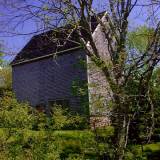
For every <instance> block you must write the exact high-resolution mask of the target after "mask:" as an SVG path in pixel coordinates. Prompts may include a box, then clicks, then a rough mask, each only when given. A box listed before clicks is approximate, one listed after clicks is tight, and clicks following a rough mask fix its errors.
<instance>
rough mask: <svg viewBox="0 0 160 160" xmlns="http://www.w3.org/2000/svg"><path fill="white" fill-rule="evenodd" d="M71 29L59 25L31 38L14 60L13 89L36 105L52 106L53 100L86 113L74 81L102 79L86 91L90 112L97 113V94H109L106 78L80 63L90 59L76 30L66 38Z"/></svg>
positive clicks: (82, 81)
mask: <svg viewBox="0 0 160 160" xmlns="http://www.w3.org/2000/svg"><path fill="white" fill-rule="evenodd" d="M96 26H97V23H93V30H94V29H95V28H96V29H95V37H98V38H101V37H99V36H100V35H101V33H100V29H99V28H98V26H97V27H96ZM67 30H68V27H66V28H65V27H63V28H58V30H52V31H48V32H45V33H42V34H39V35H35V36H34V37H33V38H31V40H30V41H29V42H28V44H27V45H26V46H25V47H24V48H23V49H22V50H21V51H20V53H18V54H17V56H16V57H15V59H14V60H13V61H12V63H11V65H12V74H13V90H14V92H15V95H16V97H17V99H18V100H19V101H28V102H29V103H30V104H31V105H32V106H39V105H44V106H46V109H47V110H48V109H49V107H50V106H51V104H53V103H57V104H61V105H64V106H65V105H66V106H69V107H70V109H71V110H72V111H76V112H80V113H83V112H84V107H82V103H81V101H82V98H81V96H80V95H78V94H74V93H73V85H74V84H75V82H80V83H82V85H84V84H85V83H98V85H97V86H98V87H97V88H91V87H88V89H87V94H85V101H86V102H90V105H88V106H90V107H91V106H93V107H92V109H90V112H92V113H93V112H94V113H95V112H97V111H99V110H97V109H95V108H94V105H93V104H96V100H94V99H93V97H94V98H95V97H96V96H95V95H98V96H97V97H102V96H100V94H102V95H104V94H105V97H106V85H105V84H106V82H105V78H104V76H103V74H102V73H101V72H100V71H99V70H97V69H95V68H94V69H89V68H88V67H81V65H79V64H81V63H82V62H83V64H88V63H90V60H89V58H88V57H87V56H86V54H85V51H84V50H83V49H82V47H80V43H78V37H77V35H76V33H75V32H74V33H73V34H72V35H71V38H70V39H68V40H67V41H66V40H65V39H66V33H67ZM57 44H58V45H57ZM97 45H103V44H98V43H97ZM103 46H104V45H103ZM103 46H100V48H104V47H103ZM104 49H105V48H104ZM85 66H86V65H85ZM87 66H88V65H87ZM104 82H105V83H104ZM102 84H104V85H102ZM107 94H108V93H107ZM91 103H92V105H91ZM85 104H86V103H85ZM88 104H89V103H88ZM95 107H96V106H95Z"/></svg>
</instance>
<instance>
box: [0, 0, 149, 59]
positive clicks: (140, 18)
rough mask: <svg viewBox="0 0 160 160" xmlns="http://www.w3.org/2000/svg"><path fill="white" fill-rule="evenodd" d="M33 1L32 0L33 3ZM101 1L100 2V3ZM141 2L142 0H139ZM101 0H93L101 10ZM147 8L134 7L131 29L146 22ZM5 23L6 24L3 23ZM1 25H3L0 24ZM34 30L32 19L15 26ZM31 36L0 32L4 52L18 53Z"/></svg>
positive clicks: (21, 31)
mask: <svg viewBox="0 0 160 160" xmlns="http://www.w3.org/2000/svg"><path fill="white" fill-rule="evenodd" d="M34 2H35V1H33V3H34ZM100 2H101V3H100ZM141 2H142V0H141ZM102 4H103V0H101V1H98V0H95V4H94V6H96V7H97V8H99V7H101V8H102V10H103V8H104V7H103V5H102ZM0 9H1V12H5V13H6V12H7V13H9V12H8V11H6V9H5V8H0ZM1 12H0V13H1ZM147 12H148V10H147V9H144V8H142V7H136V8H135V9H134V10H133V12H132V15H131V16H130V28H131V29H133V28H135V27H136V26H137V25H143V24H144V23H146V21H145V20H146V19H145V17H146V15H147ZM3 18H4V17H3V14H2V15H0V21H1V20H2V19H3ZM5 25H6V24H5ZM1 26H3V25H1ZM3 27H7V28H9V25H8V26H7V25H6V26H3ZM34 30H36V23H34V21H31V20H30V21H26V22H25V23H24V24H23V26H18V27H17V31H18V32H19V33H30V32H32V31H34ZM31 37H32V35H30V34H29V35H25V36H24V35H15V36H13V35H12V36H11V35H10V36H8V35H5V36H4V34H1V33H0V41H2V43H3V44H4V47H5V48H6V52H9V53H10V52H11V53H18V52H19V51H20V50H21V49H22V48H23V47H24V46H25V44H26V43H27V42H28V41H29V40H30V38H31ZM10 58H11V57H7V59H10Z"/></svg>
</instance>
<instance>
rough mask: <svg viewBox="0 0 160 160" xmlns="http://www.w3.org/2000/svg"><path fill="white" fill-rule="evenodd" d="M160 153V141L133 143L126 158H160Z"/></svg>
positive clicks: (153, 159)
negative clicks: (144, 143) (142, 143)
mask: <svg viewBox="0 0 160 160" xmlns="http://www.w3.org/2000/svg"><path fill="white" fill-rule="evenodd" d="M159 153H160V143H153V144H146V145H143V146H142V145H141V146H140V145H136V146H134V145H131V146H130V147H129V150H128V151H127V152H126V155H125V160H132V159H134V160H158V159H159Z"/></svg>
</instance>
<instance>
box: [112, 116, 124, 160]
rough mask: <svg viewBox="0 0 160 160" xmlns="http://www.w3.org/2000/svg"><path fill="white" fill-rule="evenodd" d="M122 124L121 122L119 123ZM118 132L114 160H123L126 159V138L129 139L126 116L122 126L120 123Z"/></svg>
mask: <svg viewBox="0 0 160 160" xmlns="http://www.w3.org/2000/svg"><path fill="white" fill-rule="evenodd" d="M119 122H120V121H119ZM119 125H120V126H119V127H118V132H117V135H116V136H117V144H116V151H115V157H114V160H122V159H123V157H124V150H125V148H126V137H127V135H126V134H127V132H126V131H127V120H126V115H123V120H121V124H120V123H119Z"/></svg>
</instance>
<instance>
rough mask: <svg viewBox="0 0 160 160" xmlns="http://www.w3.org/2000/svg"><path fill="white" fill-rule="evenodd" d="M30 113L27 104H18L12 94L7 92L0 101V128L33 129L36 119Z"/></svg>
mask: <svg viewBox="0 0 160 160" xmlns="http://www.w3.org/2000/svg"><path fill="white" fill-rule="evenodd" d="M29 112H31V109H30V107H29V106H28V105H27V104H21V103H18V102H17V100H16V99H15V98H14V96H13V95H12V93H10V92H7V93H6V96H4V97H3V98H1V101H0V127H1V128H32V124H33V122H34V117H33V116H32V115H31V114H29Z"/></svg>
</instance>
